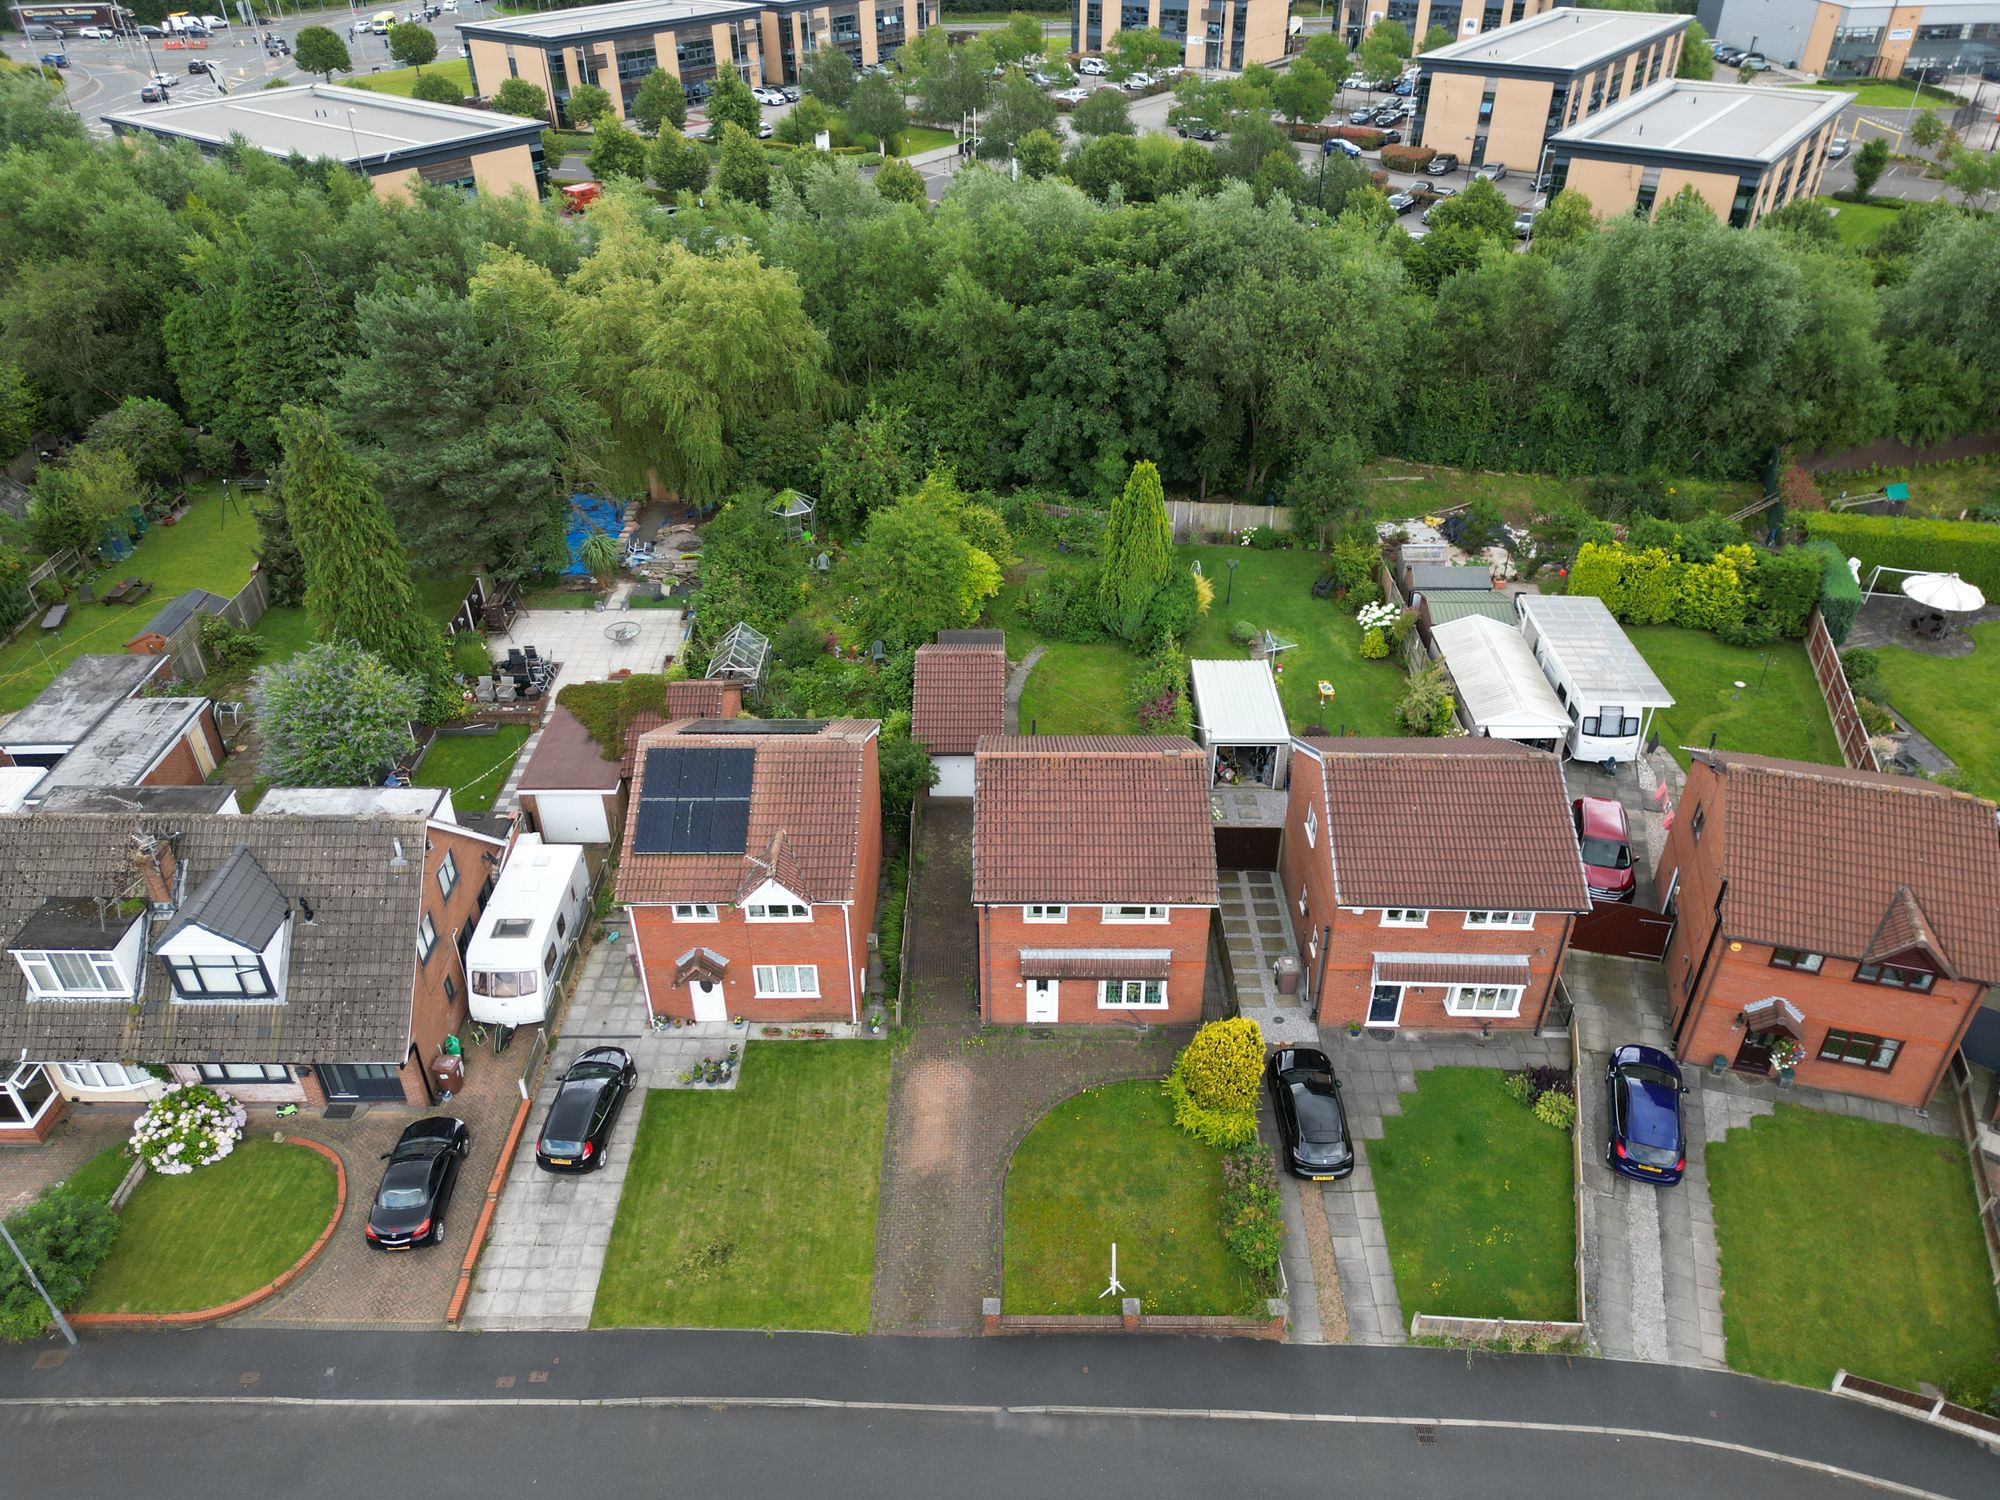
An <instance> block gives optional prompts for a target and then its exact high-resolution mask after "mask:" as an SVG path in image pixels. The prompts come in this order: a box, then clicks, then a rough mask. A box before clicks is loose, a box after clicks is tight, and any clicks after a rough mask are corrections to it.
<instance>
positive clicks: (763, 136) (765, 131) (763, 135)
mask: <svg viewBox="0 0 2000 1500" xmlns="http://www.w3.org/2000/svg"><path fill="white" fill-rule="evenodd" d="M773 134H775V132H774V131H773V129H772V128H771V122H770V121H769V120H759V121H758V122H757V139H758V140H760V141H768V140H769V139H770V138H771V137H772V135H773Z"/></svg>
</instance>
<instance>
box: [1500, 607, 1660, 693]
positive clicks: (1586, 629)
mask: <svg viewBox="0 0 2000 1500" xmlns="http://www.w3.org/2000/svg"><path fill="white" fill-rule="evenodd" d="M1519 603H1520V608H1521V616H1522V619H1523V620H1524V621H1526V622H1528V623H1530V624H1532V625H1533V626H1534V628H1535V631H1536V632H1537V633H1538V634H1539V635H1540V636H1541V638H1542V640H1543V641H1544V642H1545V643H1546V645H1547V649H1548V651H1549V653H1550V654H1551V655H1552V656H1554V657H1555V658H1556V659H1557V660H1559V661H1560V662H1561V663H1562V665H1563V668H1564V670H1565V671H1567V672H1568V673H1569V676H1570V680H1571V681H1572V682H1574V683H1575V684H1576V691H1577V693H1578V694H1579V695H1589V696H1594V697H1595V698H1596V699H1597V700H1598V701H1599V702H1600V703H1615V704H1621V705H1623V706H1624V707H1626V708H1671V707H1673V702H1674V695H1673V694H1672V693H1670V692H1668V691H1667V685H1666V684H1665V683H1663V682H1661V681H1660V679H1659V676H1658V675H1657V674H1656V673H1655V672H1654V671H1653V669H1652V667H1651V665H1649V664H1648V662H1647V661H1646V658H1645V657H1643V656H1641V655H1640V654H1639V648H1638V647H1637V646H1635V645H1633V644H1632V638H1631V637H1630V636H1628V635H1626V634H1625V630H1624V627H1623V626H1621V625H1620V624H1619V623H1618V622H1617V621H1616V620H1614V619H1613V618H1612V617H1611V611H1610V610H1608V609H1606V608H1605V607H1604V601H1603V600H1602V599H1597V598H1593V597H1592V596H1591V595H1589V594H1522V595H1521V596H1520V599H1519Z"/></svg>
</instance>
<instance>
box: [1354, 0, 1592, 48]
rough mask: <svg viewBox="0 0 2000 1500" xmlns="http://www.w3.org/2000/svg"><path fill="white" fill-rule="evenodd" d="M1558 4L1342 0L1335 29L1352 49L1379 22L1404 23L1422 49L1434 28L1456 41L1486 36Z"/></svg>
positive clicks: (1548, 0)
mask: <svg viewBox="0 0 2000 1500" xmlns="http://www.w3.org/2000/svg"><path fill="white" fill-rule="evenodd" d="M1555 5H1556V0H1497V3H1495V0H1338V5H1337V7H1336V9H1335V11H1334V15H1335V16H1336V18H1337V19H1336V20H1335V22H1334V25H1335V28H1336V29H1337V30H1338V31H1339V32H1340V35H1341V37H1342V38H1343V39H1344V40H1345V41H1346V43H1347V45H1348V46H1350V47H1358V46H1360V45H1361V38H1362V37H1363V36H1364V35H1366V34H1367V31H1368V28H1369V27H1371V26H1373V25H1374V24H1375V23H1376V22H1377V21H1385V20H1386V21H1400V22H1402V24H1403V26H1404V27H1405V28H1406V29H1407V30H1408V31H1409V33H1410V42H1411V44H1412V45H1413V46H1421V45H1422V44H1423V40H1424V38H1425V37H1426V36H1428V35H1429V34H1430V29H1431V28H1432V27H1433V26H1442V27H1443V28H1444V29H1445V30H1446V31H1449V32H1450V33H1451V34H1452V35H1453V36H1455V37H1468V36H1482V35H1484V34H1485V33H1487V32H1489V31H1498V30H1499V29H1500V28H1501V27H1502V26H1511V25H1513V24H1514V23H1515V22H1516V21H1525V20H1527V19H1528V18H1529V17H1530V16H1539V15H1541V14H1542V13H1543V12H1544V11H1549V10H1553V9H1555Z"/></svg>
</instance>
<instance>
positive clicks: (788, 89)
mask: <svg viewBox="0 0 2000 1500" xmlns="http://www.w3.org/2000/svg"><path fill="white" fill-rule="evenodd" d="M778 92H779V93H781V94H783V95H784V96H785V103H787V104H797V103H798V102H799V99H800V98H801V97H802V96H801V95H800V93H799V91H798V90H797V89H796V88H794V87H793V86H792V85H791V84H789V83H788V84H786V85H785V86H784V87H783V88H781V89H779V90H778Z"/></svg>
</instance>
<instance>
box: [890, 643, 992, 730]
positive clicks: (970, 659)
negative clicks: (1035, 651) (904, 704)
mask: <svg viewBox="0 0 2000 1500" xmlns="http://www.w3.org/2000/svg"><path fill="white" fill-rule="evenodd" d="M1006 728H1007V653H1006V651H1005V650H1004V649H1003V648H1002V647H1000V646H997V645H970V646H962V645H942V644H939V645H930V646H919V647H918V648H917V656H916V666H915V671H914V676H913V680H912V684H911V700H910V737H911V738H912V739H914V740H916V741H917V743H919V744H920V745H922V746H923V747H924V748H925V749H926V750H928V751H930V753H931V754H933V755H970V754H971V753H972V752H973V750H974V749H975V748H976V747H977V746H978V744H979V737H980V736H981V735H985V734H1000V733H1003V732H1004V731H1005V730H1006Z"/></svg>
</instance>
